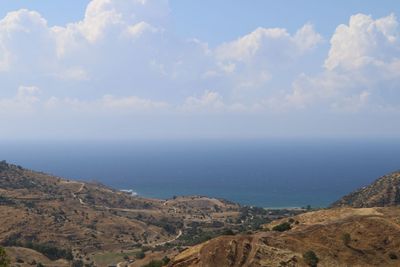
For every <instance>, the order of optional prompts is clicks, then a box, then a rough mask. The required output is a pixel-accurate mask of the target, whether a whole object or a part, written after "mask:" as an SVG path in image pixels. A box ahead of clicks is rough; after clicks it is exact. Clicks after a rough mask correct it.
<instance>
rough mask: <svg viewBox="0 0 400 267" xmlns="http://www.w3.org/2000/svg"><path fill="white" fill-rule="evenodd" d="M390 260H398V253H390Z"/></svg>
mask: <svg viewBox="0 0 400 267" xmlns="http://www.w3.org/2000/svg"><path fill="white" fill-rule="evenodd" d="M389 258H390V259H391V260H397V259H398V257H397V255H396V253H394V252H390V253H389Z"/></svg>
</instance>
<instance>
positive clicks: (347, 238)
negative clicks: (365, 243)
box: [342, 233, 351, 247]
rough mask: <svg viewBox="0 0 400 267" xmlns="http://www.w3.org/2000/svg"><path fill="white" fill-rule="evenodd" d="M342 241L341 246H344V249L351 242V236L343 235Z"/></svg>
mask: <svg viewBox="0 0 400 267" xmlns="http://www.w3.org/2000/svg"><path fill="white" fill-rule="evenodd" d="M342 241H343V244H344V245H345V246H346V247H348V246H349V244H350V242H351V236H350V234H349V233H344V234H343V235H342Z"/></svg>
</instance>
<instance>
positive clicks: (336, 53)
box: [325, 14, 400, 70]
mask: <svg viewBox="0 0 400 267" xmlns="http://www.w3.org/2000/svg"><path fill="white" fill-rule="evenodd" d="M399 55H400V36H399V27H398V22H397V19H396V17H395V16H394V15H393V14H392V15H390V16H388V17H384V18H381V19H377V20H374V19H373V18H372V17H371V16H367V15H364V14H357V15H354V16H351V18H350V22H349V25H344V24H342V25H340V26H338V27H337V29H336V31H335V33H334V35H333V36H332V39H331V49H330V51H329V56H328V58H327V59H326V61H325V67H326V68H327V69H328V70H334V69H343V70H357V69H360V68H363V67H366V66H368V65H372V66H376V67H378V68H381V67H385V66H387V65H390V64H393V63H395V64H398V61H399V60H400V58H399Z"/></svg>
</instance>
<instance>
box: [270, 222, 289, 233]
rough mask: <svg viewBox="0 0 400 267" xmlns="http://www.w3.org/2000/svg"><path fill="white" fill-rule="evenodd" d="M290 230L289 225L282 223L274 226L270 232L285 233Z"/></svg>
mask: <svg viewBox="0 0 400 267" xmlns="http://www.w3.org/2000/svg"><path fill="white" fill-rule="evenodd" d="M290 229H292V226H290V223H288V222H284V223H281V224H278V225H275V226H274V227H273V228H272V230H273V231H277V232H285V231H288V230H290Z"/></svg>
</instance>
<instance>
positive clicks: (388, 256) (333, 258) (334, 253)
mask: <svg viewBox="0 0 400 267" xmlns="http://www.w3.org/2000/svg"><path fill="white" fill-rule="evenodd" d="M399 216H400V208H395V207H393V208H364V209H353V208H339V209H329V210H321V211H315V212H308V213H305V214H301V215H298V216H294V217H291V218H289V219H284V220H278V221H275V222H273V223H271V224H268V225H265V230H264V231H260V232H258V233H255V234H251V235H246V234H243V235H236V236H221V237H218V238H215V239H212V240H210V241H208V242H205V243H203V244H200V245H197V246H194V247H192V248H189V249H187V250H186V251H184V252H182V253H181V254H179V255H177V256H176V257H175V258H174V259H173V261H172V263H171V265H170V266H171V267H187V266H193V267H195V266H199V267H200V266H232V267H233V266H237V267H239V266H311V264H310V263H308V262H307V261H306V260H305V258H304V256H303V254H304V253H305V252H307V251H313V252H314V253H315V254H316V256H317V258H318V259H319V264H318V266H400V260H399V259H398V258H399V257H400V220H399V218H400V217H399ZM282 223H285V224H289V225H290V228H291V229H289V230H287V231H283V232H279V231H272V230H271V229H277V228H273V227H274V226H276V225H280V224H282Z"/></svg>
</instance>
